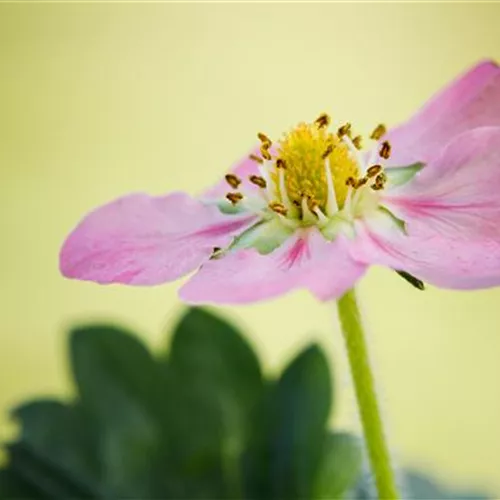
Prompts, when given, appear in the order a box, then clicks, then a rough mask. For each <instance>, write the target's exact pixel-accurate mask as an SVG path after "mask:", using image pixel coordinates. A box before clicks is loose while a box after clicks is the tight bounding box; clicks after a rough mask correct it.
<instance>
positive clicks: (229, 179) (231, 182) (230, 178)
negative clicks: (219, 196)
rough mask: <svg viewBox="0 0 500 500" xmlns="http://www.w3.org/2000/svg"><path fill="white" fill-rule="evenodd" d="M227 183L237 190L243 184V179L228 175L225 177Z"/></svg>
mask: <svg viewBox="0 0 500 500" xmlns="http://www.w3.org/2000/svg"><path fill="white" fill-rule="evenodd" d="M225 179H226V182H227V183H228V184H229V185H230V186H231V187H232V188H233V189H237V188H238V186H239V185H240V184H241V179H240V178H239V177H238V176H237V175H234V174H226V176H225Z"/></svg>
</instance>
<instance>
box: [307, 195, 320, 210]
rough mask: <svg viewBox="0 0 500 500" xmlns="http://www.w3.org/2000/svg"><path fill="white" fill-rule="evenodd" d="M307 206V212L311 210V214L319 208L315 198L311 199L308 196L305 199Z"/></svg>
mask: <svg viewBox="0 0 500 500" xmlns="http://www.w3.org/2000/svg"><path fill="white" fill-rule="evenodd" d="M307 205H308V206H309V210H311V212H313V213H314V211H315V210H316V208H318V207H319V203H318V201H317V200H316V199H315V198H313V197H311V196H309V197H308V198H307Z"/></svg>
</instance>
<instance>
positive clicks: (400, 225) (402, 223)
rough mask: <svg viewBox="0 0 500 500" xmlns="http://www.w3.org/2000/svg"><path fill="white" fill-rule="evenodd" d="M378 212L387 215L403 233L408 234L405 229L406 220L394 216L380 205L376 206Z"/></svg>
mask: <svg viewBox="0 0 500 500" xmlns="http://www.w3.org/2000/svg"><path fill="white" fill-rule="evenodd" d="M377 210H378V212H380V213H381V214H384V215H387V216H389V219H390V221H391V222H392V223H393V224H394V225H395V226H396V227H397V228H398V229H399V230H400V231H401V232H402V233H404V234H408V231H407V230H406V222H405V221H404V220H403V219H400V218H399V217H396V216H395V215H394V214H393V213H392V212H391V211H390V210H389V209H388V208H386V207H384V206H382V205H380V206H379V207H378V209H377Z"/></svg>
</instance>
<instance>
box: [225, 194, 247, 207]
mask: <svg viewBox="0 0 500 500" xmlns="http://www.w3.org/2000/svg"><path fill="white" fill-rule="evenodd" d="M226 198H227V199H228V200H229V201H230V202H231V203H232V204H233V205H236V203H238V202H239V201H241V200H242V199H243V195H242V194H241V193H227V194H226Z"/></svg>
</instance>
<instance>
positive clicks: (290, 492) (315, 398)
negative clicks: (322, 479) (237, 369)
mask: <svg viewBox="0 0 500 500" xmlns="http://www.w3.org/2000/svg"><path fill="white" fill-rule="evenodd" d="M331 398H332V387H331V380H330V373H329V370H328V363H327V360H326V358H325V355H324V354H323V352H322V351H321V350H320V348H319V347H318V346H316V345H312V346H310V347H309V348H307V349H305V350H304V351H303V352H301V353H300V354H299V355H298V356H297V357H296V358H295V359H294V360H293V361H292V363H291V364H290V365H289V366H288V367H287V369H286V370H285V372H284V373H283V375H282V376H281V378H280V380H279V381H278V382H277V385H276V391H275V393H274V397H273V407H274V411H273V417H272V418H273V426H272V436H271V440H272V441H271V442H272V444H271V471H272V482H273V497H274V498H286V499H295V498H310V497H311V495H312V492H313V481H314V477H315V474H316V471H317V468H318V466H319V463H320V459H321V453H322V448H323V441H324V439H325V427H326V423H327V420H328V416H329V413H330V406H331Z"/></svg>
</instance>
